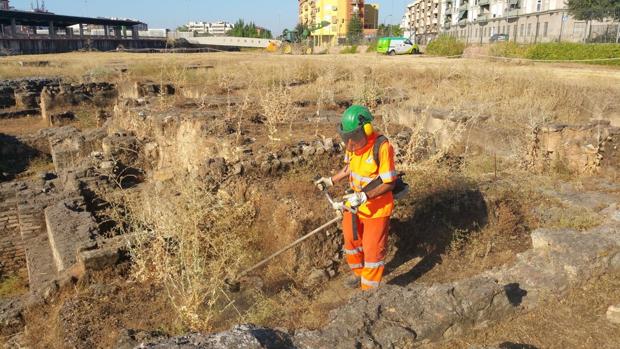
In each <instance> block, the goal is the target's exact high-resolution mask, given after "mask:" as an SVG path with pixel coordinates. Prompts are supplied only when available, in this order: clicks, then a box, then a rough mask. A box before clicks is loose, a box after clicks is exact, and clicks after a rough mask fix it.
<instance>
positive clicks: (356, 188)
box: [350, 182, 364, 191]
mask: <svg viewBox="0 0 620 349" xmlns="http://www.w3.org/2000/svg"><path fill="white" fill-rule="evenodd" d="M350 183H351V187H352V188H353V190H357V191H362V189H364V187H362V186H361V185H357V184H356V183H355V182H350Z"/></svg>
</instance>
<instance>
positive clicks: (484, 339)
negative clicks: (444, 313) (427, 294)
mask: <svg viewBox="0 0 620 349" xmlns="http://www.w3.org/2000/svg"><path fill="white" fill-rule="evenodd" d="M618 299H620V278H619V277H618V275H617V274H611V275H604V276H601V277H598V278H595V279H593V280H587V281H584V282H583V284H582V285H580V286H577V287H575V288H573V289H571V290H570V292H569V293H568V296H567V297H565V298H557V297H555V296H553V295H550V296H548V297H547V298H546V299H544V300H543V302H542V304H541V305H540V306H539V307H537V308H536V309H535V310H532V311H530V312H525V311H524V312H523V313H520V314H517V315H515V316H514V317H512V318H507V319H504V320H502V321H501V322H500V323H499V324H497V325H494V326H491V327H489V328H486V329H483V330H478V331H473V332H471V333H468V334H465V335H464V336H463V337H462V338H459V339H456V340H452V341H449V342H444V343H439V344H434V345H429V346H426V347H425V348H427V349H431V348H433V349H434V348H442V349H443V348H446V349H452V348H454V349H457V348H459V349H460V348H468V347H470V346H472V345H496V344H498V343H515V344H524V345H530V346H532V347H534V348H541V349H542V348H545V349H547V348H548V349H564V348H575V349H581V348H583V349H586V348H587V349H590V348H601V349H612V348H617V347H618V338H620V327H619V326H616V325H613V324H612V323H610V322H608V321H607V320H606V319H605V311H606V310H607V307H609V306H610V305H612V304H617V302H618ZM508 347H509V346H508ZM515 347H517V346H515Z"/></svg>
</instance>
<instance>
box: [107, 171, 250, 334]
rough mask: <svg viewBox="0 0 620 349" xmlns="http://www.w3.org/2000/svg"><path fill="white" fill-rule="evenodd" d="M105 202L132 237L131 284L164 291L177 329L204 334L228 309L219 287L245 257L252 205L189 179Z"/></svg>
mask: <svg viewBox="0 0 620 349" xmlns="http://www.w3.org/2000/svg"><path fill="white" fill-rule="evenodd" d="M106 198H107V200H108V201H109V202H110V203H111V204H112V206H113V208H114V209H112V211H111V212H110V216H111V217H112V218H113V219H115V220H116V221H118V222H123V225H122V230H123V231H124V232H125V233H126V234H128V236H132V237H131V240H130V242H131V246H133V247H132V248H130V254H131V258H132V261H133V264H132V266H133V268H132V275H133V277H134V278H135V279H137V280H138V281H141V282H152V283H154V284H156V285H160V286H161V287H162V288H163V289H165V291H166V294H167V296H168V298H169V300H170V302H171V303H172V306H173V308H174V309H175V311H176V312H177V315H178V317H179V319H180V321H181V323H182V324H183V325H185V326H187V327H189V328H191V329H196V330H203V331H207V330H209V329H212V327H213V326H214V324H213V323H212V320H213V319H214V318H215V317H217V316H218V315H220V314H221V313H222V312H223V311H224V310H226V309H228V308H229V307H235V305H234V302H233V301H232V300H231V297H230V294H229V290H228V288H227V285H226V282H225V281H226V280H234V279H235V278H236V275H237V273H238V272H239V271H240V269H241V267H243V266H245V265H247V263H248V260H249V259H250V258H251V252H250V251H249V250H248V246H249V244H250V243H251V241H252V237H251V236H248V234H247V231H248V227H249V225H250V224H251V222H252V219H253V217H254V213H253V212H254V211H253V207H252V205H251V204H249V203H243V202H235V201H234V200H233V199H232V198H230V197H227V196H226V195H225V194H223V193H211V192H209V191H208V190H207V189H206V188H204V186H203V185H202V184H200V183H199V182H197V181H195V180H192V179H188V178H177V179H176V180H175V181H173V182H171V183H167V185H165V186H155V187H149V188H144V189H143V190H141V191H140V192H139V193H134V194H133V195H132V194H130V193H127V192H120V195H119V193H116V194H115V195H108V196H107V197H106ZM241 236H243V237H242V238H241Z"/></svg>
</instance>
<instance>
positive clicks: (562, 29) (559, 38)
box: [558, 12, 565, 42]
mask: <svg viewBox="0 0 620 349" xmlns="http://www.w3.org/2000/svg"><path fill="white" fill-rule="evenodd" d="M564 16H565V14H564V12H562V17H560V20H561V22H560V36H559V37H558V42H562V32H563V31H564Z"/></svg>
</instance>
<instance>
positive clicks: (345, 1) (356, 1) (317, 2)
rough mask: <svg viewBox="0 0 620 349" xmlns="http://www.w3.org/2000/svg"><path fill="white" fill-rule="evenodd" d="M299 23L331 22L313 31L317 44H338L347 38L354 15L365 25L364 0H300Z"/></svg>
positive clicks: (309, 24)
mask: <svg viewBox="0 0 620 349" xmlns="http://www.w3.org/2000/svg"><path fill="white" fill-rule="evenodd" d="M298 1H299V23H303V24H306V25H308V26H312V25H315V24H318V23H321V22H323V21H326V22H329V23H331V24H330V25H328V26H327V27H324V28H321V29H319V30H316V31H314V32H313V33H312V36H313V37H314V42H315V43H316V45H324V44H331V45H334V44H337V43H338V42H342V41H344V40H345V38H346V36H347V32H348V30H349V23H350V22H351V18H353V16H357V17H359V19H360V20H361V22H362V26H363V25H364V19H365V17H364V7H365V6H364V0H298Z"/></svg>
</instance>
